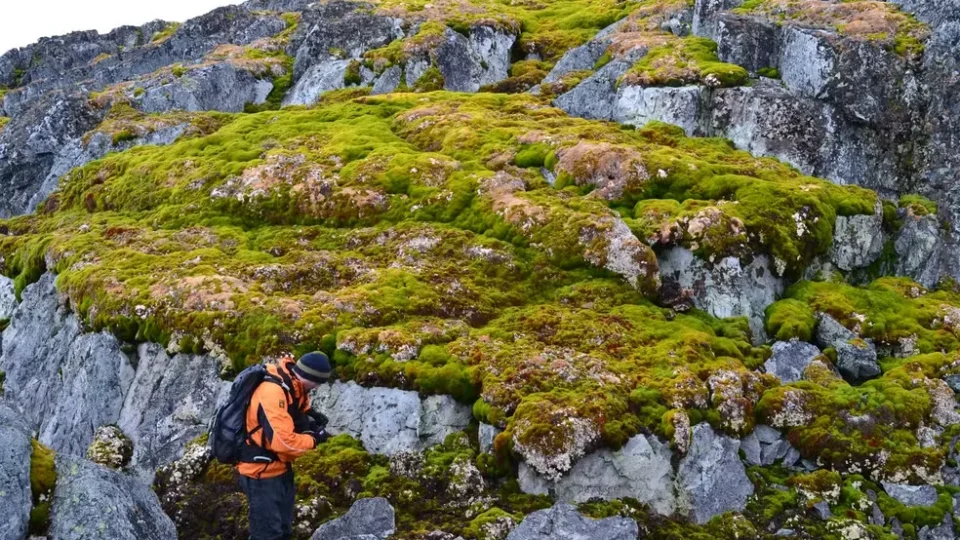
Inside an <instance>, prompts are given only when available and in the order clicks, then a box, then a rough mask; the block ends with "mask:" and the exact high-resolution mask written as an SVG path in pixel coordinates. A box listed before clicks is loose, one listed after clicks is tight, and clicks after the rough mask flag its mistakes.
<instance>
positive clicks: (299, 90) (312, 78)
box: [283, 60, 350, 105]
mask: <svg viewBox="0 0 960 540" xmlns="http://www.w3.org/2000/svg"><path fill="white" fill-rule="evenodd" d="M349 65H350V61H349V60H330V61H328V62H323V63H319V64H314V65H312V66H310V68H309V69H308V70H307V71H306V73H304V74H303V77H301V78H300V80H299V81H297V84H296V85H295V86H294V87H293V89H292V90H290V93H289V94H287V97H286V98H284V100H283V104H284V105H313V104H314V103H316V102H317V99H319V98H320V94H323V93H324V92H329V91H330V90H339V89H340V88H343V87H344V85H345V83H344V77H345V76H346V73H347V67H348V66H349Z"/></svg>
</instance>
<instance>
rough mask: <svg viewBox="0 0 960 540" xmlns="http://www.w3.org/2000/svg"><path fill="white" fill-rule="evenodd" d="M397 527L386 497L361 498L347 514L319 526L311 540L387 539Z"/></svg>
mask: <svg viewBox="0 0 960 540" xmlns="http://www.w3.org/2000/svg"><path fill="white" fill-rule="evenodd" d="M396 528H397V525H396V517H395V515H394V510H393V507H392V506H390V503H389V502H388V501H387V500H386V499H384V498H383V497H375V498H372V499H360V500H359V501H357V502H355V503H353V506H351V507H350V510H348V511H347V513H346V514H344V515H342V516H340V517H338V518H337V519H334V520H332V521H328V522H327V523H324V524H323V525H321V526H320V527H319V528H317V530H316V531H314V533H313V536H311V537H310V540H385V539H386V538H388V537H389V536H391V535H393V533H394V531H395V530H396Z"/></svg>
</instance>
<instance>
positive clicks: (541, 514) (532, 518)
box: [507, 503, 639, 540]
mask: <svg viewBox="0 0 960 540" xmlns="http://www.w3.org/2000/svg"><path fill="white" fill-rule="evenodd" d="M638 535H639V528H638V527H637V522H635V521H634V520H632V519H629V518H623V517H609V518H605V519H590V518H588V517H585V516H584V515H583V514H581V513H580V512H577V509H576V508H574V507H573V506H571V505H569V504H566V503H557V504H556V505H554V506H553V507H552V508H548V509H546V510H540V511H538V512H534V513H532V514H530V515H528V516H527V517H526V518H524V520H523V521H522V522H520V525H519V526H517V528H516V529H514V530H513V531H511V532H510V534H509V535H508V536H507V540H561V539H562V540H570V539H580V538H584V539H586V538H603V539H604V540H636V539H637V536H638Z"/></svg>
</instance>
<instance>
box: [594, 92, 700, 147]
mask: <svg viewBox="0 0 960 540" xmlns="http://www.w3.org/2000/svg"><path fill="white" fill-rule="evenodd" d="M706 93H707V90H706V89H704V88H702V87H700V86H681V87H678V88H674V87H666V88H664V87H646V86H632V85H631V86H623V87H622V88H620V90H619V91H618V92H617V98H616V101H615V103H614V105H613V113H612V115H611V119H612V120H615V121H617V122H620V123H623V124H630V125H634V126H637V127H642V126H644V125H646V124H647V123H648V122H651V121H654V120H656V121H659V122H666V123H668V124H674V125H676V126H679V127H681V128H683V131H684V132H685V133H686V134H687V135H689V136H693V135H696V134H700V133H701V132H702V129H701V123H702V121H703V119H702V118H701V115H700V112H701V108H702V107H701V103H702V101H703V100H704V99H705V98H704V96H705V94H706Z"/></svg>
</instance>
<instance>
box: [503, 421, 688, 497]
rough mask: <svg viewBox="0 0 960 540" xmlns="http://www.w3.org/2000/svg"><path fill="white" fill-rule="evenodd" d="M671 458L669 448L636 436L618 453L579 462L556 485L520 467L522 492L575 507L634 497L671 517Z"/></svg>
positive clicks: (603, 453) (603, 452)
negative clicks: (573, 504)
mask: <svg viewBox="0 0 960 540" xmlns="http://www.w3.org/2000/svg"><path fill="white" fill-rule="evenodd" d="M671 456H672V454H671V452H670V446H669V445H668V444H666V443H664V442H662V441H660V440H659V439H657V438H656V437H654V436H645V435H636V436H634V437H633V438H631V439H630V440H629V441H627V444H625V445H624V446H623V448H621V449H619V450H616V451H610V450H606V449H603V450H598V451H596V452H593V453H591V454H588V455H586V456H584V457H582V458H580V459H579V460H578V461H577V462H576V463H575V464H574V466H573V467H572V468H571V469H570V470H569V471H568V472H566V473H564V474H563V476H562V477H560V479H559V480H556V481H549V480H547V479H545V478H543V477H542V476H540V475H538V474H537V473H536V471H535V470H534V469H533V467H530V466H528V465H527V464H526V463H521V464H520V478H519V480H520V489H521V490H522V491H523V492H524V493H533V494H548V493H549V494H553V495H554V496H555V497H557V498H559V499H561V500H563V501H567V502H573V503H582V502H587V501H589V500H590V499H594V498H599V499H604V500H611V499H622V498H625V497H631V498H634V499H636V500H638V501H640V502H642V503H644V504H646V505H648V506H649V507H650V508H652V509H653V510H654V511H655V512H657V513H658V514H661V515H670V514H673V512H674V510H675V509H676V506H677V501H676V496H675V495H674V493H673V484H674V474H673V466H672V465H671V462H670V460H671Z"/></svg>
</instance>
